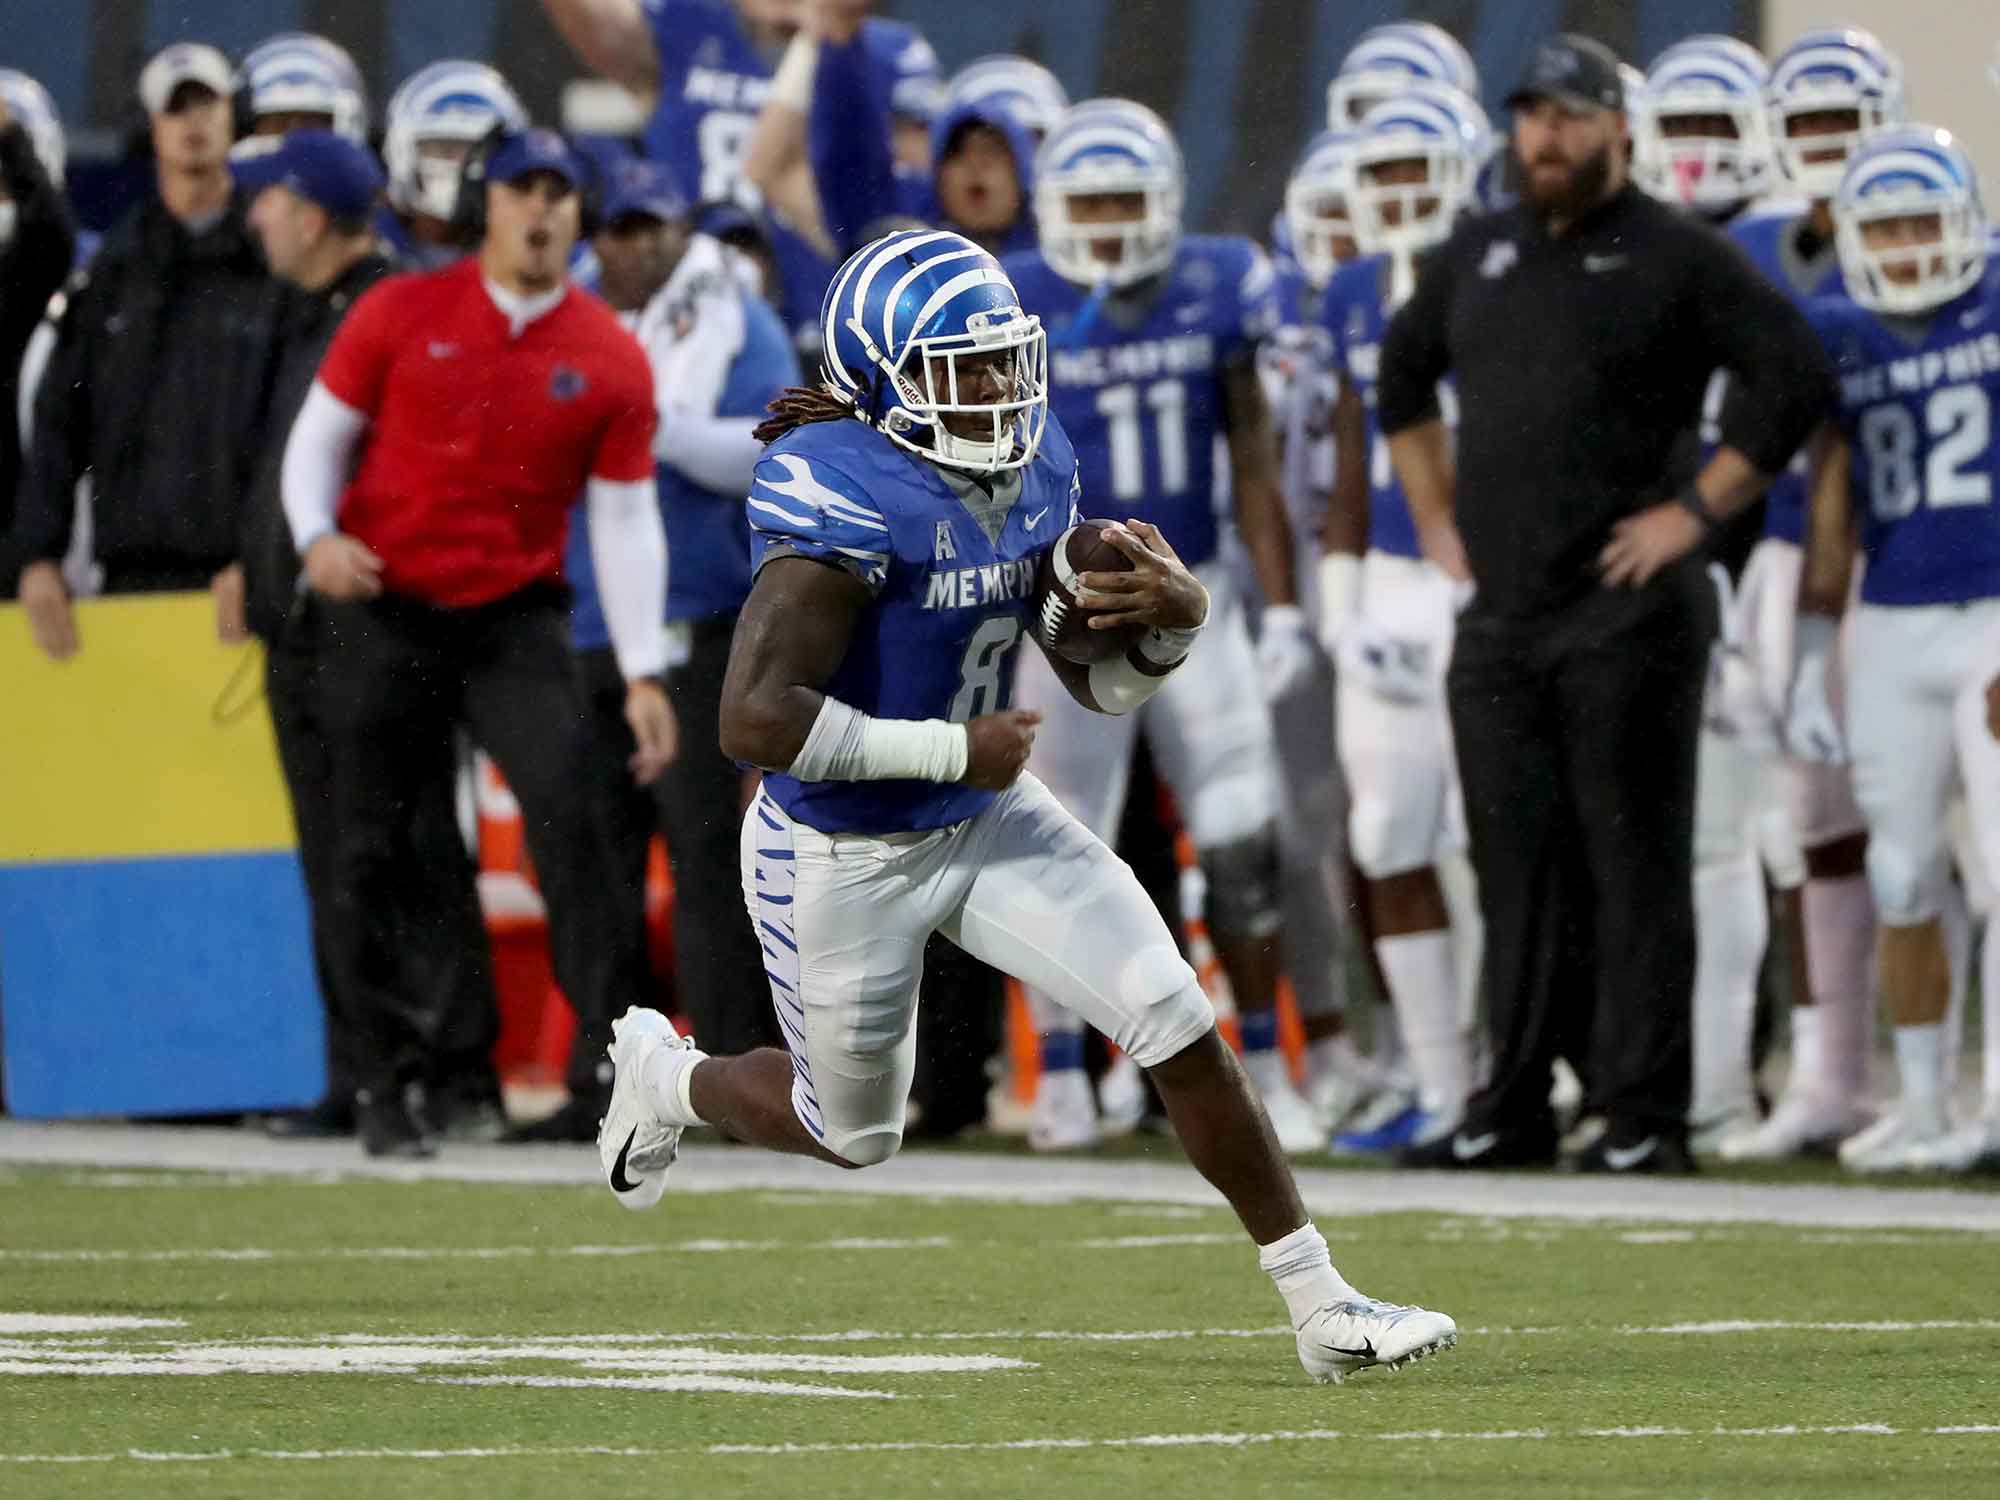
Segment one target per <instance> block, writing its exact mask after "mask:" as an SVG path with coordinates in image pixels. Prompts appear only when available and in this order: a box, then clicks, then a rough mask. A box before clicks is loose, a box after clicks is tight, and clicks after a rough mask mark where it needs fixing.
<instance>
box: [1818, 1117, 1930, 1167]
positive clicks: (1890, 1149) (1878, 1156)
mask: <svg viewBox="0 0 2000 1500" xmlns="http://www.w3.org/2000/svg"><path fill="white" fill-rule="evenodd" d="M1950 1129H1951V1124H1950V1122H1949V1121H1948V1120H1946V1119H1945V1115H1944V1110H1943V1109H1942V1108H1941V1107H1940V1108H1936V1109H1921V1110H1911V1109H1909V1108H1908V1107H1899V1108H1898V1109H1897V1110H1896V1112H1895V1113H1894V1114H1890V1115H1884V1116H1883V1117H1882V1118H1881V1119H1879V1120H1877V1121H1876V1122H1875V1123H1874V1124H1873V1125H1870V1126H1869V1127H1868V1128H1867V1129H1866V1130H1864V1131H1862V1132H1861V1133H1860V1134H1859V1135H1856V1136H1850V1137H1849V1138H1848V1139H1847V1140H1845V1141H1842V1142H1841V1145H1840V1164H1841V1165H1842V1166H1843V1167H1845V1168H1847V1170H1848V1171H1850V1172H1907V1171H1909V1170H1911V1169H1912V1167H1914V1166H1915V1162H1914V1161H1913V1160H1912V1155H1913V1153H1914V1152H1916V1151H1917V1149H1918V1148H1919V1147H1926V1146H1931V1145H1934V1144H1935V1143H1936V1142H1938V1141H1941V1140H1943V1139H1944V1137H1945V1135H1946V1134H1947V1133H1948V1132H1949V1131H1950Z"/></svg>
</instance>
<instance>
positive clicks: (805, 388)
mask: <svg viewBox="0 0 2000 1500" xmlns="http://www.w3.org/2000/svg"><path fill="white" fill-rule="evenodd" d="M765 410H766V411H768V412H770V414H771V415H770V416H768V417H766V418H765V419H764V420H763V421H762V422H760V423H759V424H758V425H757V426H756V427H755V428H754V429H753V430H752V431H751V433H750V436H752V437H753V438H755V439H756V440H757V441H758V442H760V443H775V442H776V441H777V440H778V439H779V438H781V437H783V436H784V435H785V434H786V433H788V432H790V431H791V430H792V429H793V428H795V427H805V426H808V425H810V424H811V423H814V422H837V421H839V420H840V419H841V418H842V417H851V416H853V415H854V403H853V402H852V401H850V400H849V399H848V398H847V397H845V396H843V395H840V394H839V393H838V392H836V391H830V390H828V389H827V388H826V387H825V386H823V385H794V386H787V387H786V388H785V391H784V393H783V394H782V395H780V396H779V397H778V399H777V400H775V401H773V402H772V403H771V404H770V405H769V406H767V407H766V408H765Z"/></svg>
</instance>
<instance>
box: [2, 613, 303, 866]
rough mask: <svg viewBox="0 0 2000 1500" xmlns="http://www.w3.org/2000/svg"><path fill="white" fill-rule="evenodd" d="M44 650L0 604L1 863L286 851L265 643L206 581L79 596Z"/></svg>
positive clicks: (288, 836) (285, 809) (289, 843)
mask: <svg viewBox="0 0 2000 1500" xmlns="http://www.w3.org/2000/svg"><path fill="white" fill-rule="evenodd" d="M76 628H77V639H78V641H79V642H80V645H81V649H80V650H79V651H78V652H77V654H76V655H75V656H73V657H71V658H70V659H69V660H68V661H63V662H53V661H50V660H49V659H48V658H47V657H46V656H44V655H42V653H41V652H40V651H39V650H37V649H36V648H35V643H34V640H33V639H32V637H31V636H30V635H29V633H28V621H27V617H26V614H25V612H24V611H23V610H22V608H21V606H20V605H18V604H6V605H0V705H4V707H0V715H4V721H5V728H4V730H0V788H5V792H4V794H0V863H18V862H23V861H52V860H93V859H118V858H133V857H144V856H157V855H186V854H225V853H229V854H233V853H249V852H258V851H268V850H284V849H290V848H292V847H293V835H292V821H291V812H290V807H289V805H288V802H287V799H286V794H285V783H284V777H283V775H282V774H281V772H280V771H279V769H278V750H277V742H276V740H275V739H274V738H273V737H272V733H271V720H270V715H269V713H268V712H267V710H266V708H265V705H264V663H263V654H262V652H263V648H262V647H261V646H258V645H255V644H252V645H248V646H225V645H222V644H221V643H220V642H219V641H217V640H216V638H215V607H214V605H213V604H212V603H211V601H210V599H209V596H208V595H207V594H206V593H200V594H142V595H129V596H126V597H123V598H117V599H87V600H81V601H79V602H78V604H77V606H76Z"/></svg>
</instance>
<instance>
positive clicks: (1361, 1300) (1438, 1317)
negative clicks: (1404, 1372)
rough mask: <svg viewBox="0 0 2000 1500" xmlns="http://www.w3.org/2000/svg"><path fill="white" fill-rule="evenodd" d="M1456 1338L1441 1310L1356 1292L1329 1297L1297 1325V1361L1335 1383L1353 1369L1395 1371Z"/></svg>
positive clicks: (1321, 1379)
mask: <svg viewBox="0 0 2000 1500" xmlns="http://www.w3.org/2000/svg"><path fill="white" fill-rule="evenodd" d="M1457 1342H1458V1324H1456V1323H1454V1322H1453V1321H1452V1320H1451V1319H1450V1318H1448V1317H1446V1316H1445V1315H1444V1314H1443V1313H1436V1312H1430V1311H1427V1310H1426V1309H1424V1308H1421V1307H1399V1306H1397V1305H1396V1304H1395V1303H1393V1302H1377V1301H1376V1300H1375V1299H1374V1298H1373V1297H1363V1296H1360V1295H1358V1294H1357V1295H1356V1296H1355V1297H1353V1298H1352V1299H1350V1300H1349V1301H1346V1302H1329V1303H1327V1304H1326V1306H1324V1307H1322V1308H1320V1309H1318V1310H1317V1311H1316V1312H1314V1313H1313V1315H1312V1316H1311V1317H1309V1318H1307V1319H1306V1320H1305V1322H1304V1324H1302V1325H1301V1326H1300V1328H1299V1332H1298V1345H1299V1363H1300V1364H1302V1365H1304V1366H1305V1367H1306V1373H1307V1374H1308V1375H1310V1376H1312V1378H1313V1379H1314V1380H1317V1381H1319V1382H1320V1384H1322V1385H1325V1384H1328V1383H1332V1384H1334V1385H1338V1384H1339V1383H1340V1382H1341V1381H1342V1380H1343V1379H1345V1378H1346V1377H1347V1376H1349V1375H1352V1374H1353V1373H1354V1372H1355V1371H1356V1370H1366V1369H1370V1368H1372V1367H1374V1366H1377V1365H1379V1366H1381V1367H1382V1368H1383V1369H1385V1370H1392V1371H1393V1370H1398V1369H1401V1368H1402V1367H1403V1366H1404V1365H1406V1364H1408V1363H1410V1361H1412V1360H1417V1359H1422V1358H1423V1357H1424V1356H1425V1355H1426V1354H1436V1353H1438V1352H1440V1351H1441V1350H1445V1349H1449V1348H1451V1346H1452V1345H1454V1344H1456V1343H1457Z"/></svg>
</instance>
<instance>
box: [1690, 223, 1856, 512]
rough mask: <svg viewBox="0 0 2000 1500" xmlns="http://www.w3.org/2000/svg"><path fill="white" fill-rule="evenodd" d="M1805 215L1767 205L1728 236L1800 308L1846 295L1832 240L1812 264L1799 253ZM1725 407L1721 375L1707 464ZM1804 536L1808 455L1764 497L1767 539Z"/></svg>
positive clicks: (1708, 421) (1708, 423)
mask: <svg viewBox="0 0 2000 1500" xmlns="http://www.w3.org/2000/svg"><path fill="white" fill-rule="evenodd" d="M1805 211H1806V210H1805V205H1804V204H1803V203H1802V202H1798V201H1796V200H1789V201H1785V202H1779V203H1773V204H1769V205H1766V206H1763V207H1760V208H1756V209H1753V210H1751V211H1750V212H1748V213H1745V214H1741V215H1739V216H1738V217H1737V218H1736V219H1735V220H1733V221H1732V222H1731V223H1730V225H1729V228H1728V231H1727V232H1728V234H1729V237H1730V238H1731V239H1733V240H1735V241H1736V243H1737V244H1738V245H1740V246H1741V247H1742V249H1743V252H1744V254H1746V255H1748V256H1749V257H1750V260H1751V262H1752V263H1753V264H1754V265H1755V266H1756V267H1757V269H1758V270H1760V271H1762V272H1763V273H1764V275H1765V276H1766V277H1767V278H1768V279H1769V280H1770V282H1771V284H1772V285H1773V286H1775V287H1777V288H1778V289H1779V290H1780V291H1782V292H1784V293H1785V295H1786V296H1788V297H1790V298H1791V299H1792V300H1793V301H1794V302H1796V303H1797V304H1798V305H1799V306H1800V307H1804V306H1805V305H1806V304H1807V303H1808V302H1810V301H1811V300H1813V299H1814V298H1817V297H1843V296H1845V295H1846V291H1845V288H1844V286H1843V284H1842V282H1841V279H1840V262H1839V259H1838V258H1837V257H1836V256H1835V255H1834V253H1833V245H1832V242H1831V241H1829V242H1828V243H1827V245H1826V246H1825V248H1824V250H1823V251H1822V253H1820V254H1818V255H1815V256H1814V257H1813V258H1812V259H1811V260H1809V261H1808V260H1806V259H1804V258H1803V257H1802V256H1800V254H1799V253H1798V248H1797V245H1796V242H1795V240H1794V231H1795V230H1796V229H1797V227H1798V222H1799V218H1800V216H1801V215H1803V214H1804V213H1805ZM1722 402H1723V382H1722V378H1721V377H1720V376H1718V377H1717V379H1716V380H1715V382H1714V383H1713V384H1711V385H1710V387H1709V393H1708V399H1707V400H1706V401H1705V402H1704V403H1703V405H1702V432H1701V438H1702V453H1703V458H1704V460H1705V459H1706V457H1707V455H1708V454H1709V453H1711V452H1713V451H1714V449H1715V447H1716V445H1717V444H1718V443H1720V442H1721V440H1722V438H1721V430H1722ZM1805 531H1806V456H1805V454H1804V453H1798V454H1796V455H1794V456H1793V458H1792V461H1791V463H1790V464H1788V465H1787V466H1786V468H1785V472H1784V473H1782V474H1780V475H1779V476H1778V477H1777V478H1776V479H1774V480H1773V481H1772V482H1771V488H1770V489H1769V490H1768V491H1767V492H1766V493H1765V497H1764V535H1766V536H1774V537H1777V538H1779V539H1780V540H1781V541H1787V542H1791V543H1793V544H1794V545H1800V544H1803V543H1804V541H1805Z"/></svg>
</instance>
